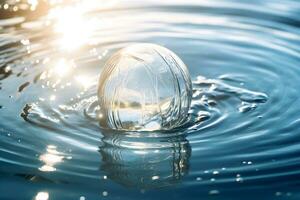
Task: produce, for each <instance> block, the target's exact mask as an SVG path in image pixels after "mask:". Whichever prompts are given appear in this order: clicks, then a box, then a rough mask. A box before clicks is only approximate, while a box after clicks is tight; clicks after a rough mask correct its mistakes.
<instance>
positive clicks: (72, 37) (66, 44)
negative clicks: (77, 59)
mask: <svg viewBox="0 0 300 200" xmlns="http://www.w3.org/2000/svg"><path fill="white" fill-rule="evenodd" d="M83 13H84V9H83V7H82V5H81V4H78V5H74V6H72V7H67V8H66V7H64V8H57V9H53V10H52V11H51V12H50V14H49V18H50V19H53V18H54V20H55V26H54V31H55V32H56V33H58V34H60V40H59V45H60V46H61V48H62V49H65V50H74V49H77V48H78V47H80V46H82V45H84V44H86V43H87V42H88V39H89V37H90V36H91V33H92V32H93V27H96V26H95V25H94V22H93V20H91V19H88V18H85V17H84V15H83Z"/></svg>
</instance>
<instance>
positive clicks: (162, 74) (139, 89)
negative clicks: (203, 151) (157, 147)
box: [98, 43, 192, 131]
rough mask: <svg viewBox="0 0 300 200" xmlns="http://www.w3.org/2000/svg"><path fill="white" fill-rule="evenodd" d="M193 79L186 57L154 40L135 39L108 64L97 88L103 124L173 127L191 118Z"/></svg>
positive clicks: (138, 128) (110, 126) (118, 127)
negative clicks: (151, 42) (157, 43)
mask: <svg viewBox="0 0 300 200" xmlns="http://www.w3.org/2000/svg"><path fill="white" fill-rule="evenodd" d="M191 97H192V83H191V78H190V75H189V72H188V70H187V67H186V66H185V64H184V63H183V62H182V61H181V59H180V58H179V57H178V56H177V55H175V54H174V53H173V52H171V51H170V50H168V49H166V48H164V47H161V46H159V45H155V44H144V43H142V44H134V45H131V46H129V47H126V48H124V49H122V50H120V51H118V52H117V53H115V54H114V55H113V56H112V57H111V58H110V59H109V60H108V61H107V63H106V64H105V66H104V69H103V71H102V73H101V76H100V80H99V88H98V100H99V104H100V114H101V116H102V117H101V118H100V119H99V120H100V126H101V127H102V128H105V129H116V130H127V131H154V130H170V129H173V128H176V127H179V126H181V125H183V124H184V123H185V122H187V119H188V111H189V108H190V104H191Z"/></svg>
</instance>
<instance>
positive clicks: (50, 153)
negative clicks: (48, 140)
mask: <svg viewBox="0 0 300 200" xmlns="http://www.w3.org/2000/svg"><path fill="white" fill-rule="evenodd" d="M63 158H64V157H63V156H61V155H60V153H59V152H58V151H57V150H56V146H53V145H48V147H47V152H46V153H44V154H42V155H41V156H40V160H41V161H42V162H44V165H43V166H42V167H40V168H39V170H40V171H44V172H51V171H55V170H56V168H55V167H54V166H55V165H56V164H57V163H60V162H62V161H63Z"/></svg>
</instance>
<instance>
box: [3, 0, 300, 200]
mask: <svg viewBox="0 0 300 200" xmlns="http://www.w3.org/2000/svg"><path fill="white" fill-rule="evenodd" d="M22 2H23V1H21V3H20V2H19V3H12V4H7V5H6V4H5V2H4V3H2V4H1V7H0V18H1V20H0V199H38V200H41V199H80V200H83V199H299V198H300V192H299V186H300V181H299V180H300V158H299V155H300V137H299V136H300V133H299V127H300V115H299V111H300V103H299V97H300V93H299V81H300V68H299V63H300V28H299V26H300V21H299V19H300V18H299V16H300V2H299V1H296V0H295V1H290V0H286V1H276V0H265V1H251V2H246V1H233V0H232V1H225V0H224V1H219V0H218V1H206V0H204V1H184V2H183V1H182V2H181V1H172V2H171V1H166V2H165V1H151V2H143V1H130V2H128V1H121V2H119V1H109V2H107V1H93V0H88V1H69V2H65V3H59V2H58V1H57V2H55V1H52V3H51V2H50V1H49V2H47V1H40V3H39V4H37V5H36V4H34V3H32V2H34V1H30V2H31V4H30V3H24V4H23V3H22ZM28 2H29V1H28ZM135 42H148V43H157V44H159V45H163V46H165V47H167V48H169V49H171V50H172V51H174V52H175V53H176V54H177V55H179V56H180V58H181V59H182V60H183V61H184V62H185V64H186V65H187V66H188V68H189V71H190V74H191V76H192V81H193V101H192V108H191V110H190V116H191V123H190V124H188V125H187V126H186V127H182V128H181V129H178V130H174V131H173V132H172V133H159V132H154V133H151V134H149V135H148V134H142V133H121V134H120V133H114V132H109V131H108V132H104V131H101V130H100V129H99V124H98V117H99V116H98V113H97V111H98V110H99V108H98V104H97V96H96V95H97V94H96V91H97V81H98V77H99V75H100V74H101V71H102V67H103V65H104V63H105V61H106V60H107V59H108V58H109V56H110V55H111V54H113V53H114V52H116V51H117V50H118V49H120V48H122V47H125V46H127V45H129V44H132V43H135Z"/></svg>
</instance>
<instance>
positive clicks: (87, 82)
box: [75, 75, 93, 88]
mask: <svg viewBox="0 0 300 200" xmlns="http://www.w3.org/2000/svg"><path fill="white" fill-rule="evenodd" d="M75 80H76V81H77V82H78V83H79V84H80V85H81V86H83V87H84V88H88V87H90V86H91V85H92V84H93V80H91V78H90V77H88V76H85V75H79V76H76V77H75Z"/></svg>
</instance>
